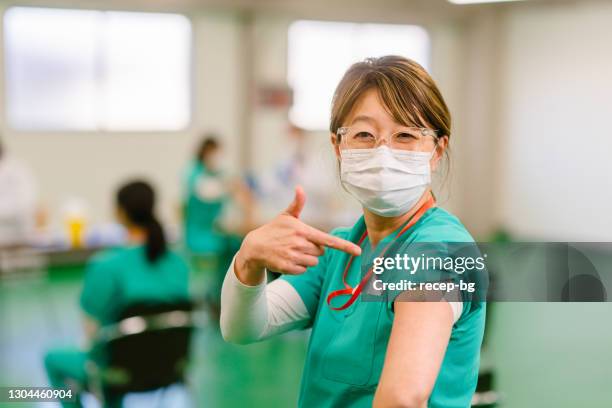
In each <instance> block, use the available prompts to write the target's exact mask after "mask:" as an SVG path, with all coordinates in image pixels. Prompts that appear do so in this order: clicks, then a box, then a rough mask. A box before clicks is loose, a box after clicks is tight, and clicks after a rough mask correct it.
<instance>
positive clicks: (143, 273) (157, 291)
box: [45, 181, 189, 406]
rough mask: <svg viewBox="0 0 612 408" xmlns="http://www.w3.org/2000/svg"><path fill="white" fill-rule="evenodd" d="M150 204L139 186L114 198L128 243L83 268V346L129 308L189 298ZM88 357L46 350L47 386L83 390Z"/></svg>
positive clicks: (83, 352)
mask: <svg viewBox="0 0 612 408" xmlns="http://www.w3.org/2000/svg"><path fill="white" fill-rule="evenodd" d="M154 204H155V194H154V191H153V189H152V188H151V186H150V185H149V184H147V183H145V182H142V181H135V182H131V183H129V184H126V185H124V186H123V187H121V188H120V189H119V191H118V193H117V218H118V220H119V222H120V223H121V224H122V225H123V226H124V227H125V228H126V230H127V236H128V243H127V245H125V246H123V247H119V248H113V249H108V250H105V251H103V252H101V253H99V254H97V255H95V256H94V257H93V258H92V259H91V260H90V261H89V263H88V264H87V268H86V272H85V280H84V283H83V289H82V292H81V298H80V305H81V309H82V310H83V312H84V332H85V339H86V341H87V343H91V341H92V340H94V339H95V336H96V333H97V331H98V328H99V327H101V326H104V325H108V324H111V323H113V322H116V321H117V319H118V318H119V316H120V314H121V313H122V311H123V310H124V309H125V308H127V307H128V306H130V305H132V304H137V303H143V302H150V303H157V302H159V303H165V302H175V301H181V300H187V299H188V298H189V271H188V268H187V265H186V264H185V263H184V261H183V260H182V259H181V258H180V257H179V256H178V255H177V254H176V253H174V252H173V251H171V250H169V249H168V247H167V243H166V239H165V236H164V231H163V229H162V226H161V225H160V223H159V221H158V220H157V218H156V217H155V214H154ZM88 356H89V354H88V351H87V349H79V348H76V347H72V348H70V347H68V348H59V349H52V350H50V351H49V352H48V353H47V354H46V356H45V368H46V370H47V374H48V376H49V380H50V383H51V386H53V387H69V386H73V387H76V388H77V389H78V390H83V389H86V388H87V384H88V375H87V370H86V363H87V360H88ZM64 405H65V406H80V405H81V404H80V402H77V403H65V404H64Z"/></svg>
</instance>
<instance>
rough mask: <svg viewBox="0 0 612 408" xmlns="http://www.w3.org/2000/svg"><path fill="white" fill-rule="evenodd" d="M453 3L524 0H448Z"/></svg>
mask: <svg viewBox="0 0 612 408" xmlns="http://www.w3.org/2000/svg"><path fill="white" fill-rule="evenodd" d="M448 1H449V2H450V3H453V4H476V3H506V2H510V1H523V0H448Z"/></svg>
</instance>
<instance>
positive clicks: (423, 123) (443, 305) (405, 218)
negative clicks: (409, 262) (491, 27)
mask: <svg viewBox="0 0 612 408" xmlns="http://www.w3.org/2000/svg"><path fill="white" fill-rule="evenodd" d="M330 131H331V143H332V147H333V148H334V151H335V154H336V157H337V159H338V161H339V167H340V177H341V182H342V184H343V186H344V188H345V189H346V190H347V191H348V192H349V193H351V195H353V196H354V197H355V198H356V199H357V200H359V201H360V203H361V204H362V206H363V217H361V218H360V219H359V220H358V221H357V223H356V224H355V225H354V226H353V227H352V228H341V229H336V230H335V231H333V232H332V233H331V235H328V234H325V233H323V232H320V231H317V230H315V229H313V228H311V227H310V226H308V225H305V224H304V223H302V222H301V221H300V220H299V215H300V212H301V210H302V208H303V206H304V201H305V196H304V193H303V191H302V190H301V188H297V189H296V196H295V199H294V201H293V203H292V204H291V205H290V206H289V208H287V210H286V211H285V212H284V213H282V214H280V215H279V216H277V217H276V218H275V219H274V220H272V221H271V222H269V223H268V224H265V225H263V226H262V227H260V228H258V229H256V230H254V231H252V232H250V233H249V234H248V235H247V236H246V238H245V240H244V242H243V244H242V246H241V248H240V250H239V251H238V252H237V254H236V256H235V258H234V262H233V264H232V265H231V267H230V268H229V270H228V273H227V276H226V279H225V282H224V286H223V294H222V312H221V328H222V332H223V336H224V337H225V338H226V339H227V340H229V341H233V342H237V343H247V342H251V341H257V340H261V339H264V338H266V337H269V336H271V335H274V334H278V333H281V332H285V331H287V330H291V329H295V328H307V327H312V334H311V337H310V344H309V347H308V353H307V356H306V365H305V369H304V373H303V379H302V387H301V392H300V399H299V401H300V406H304V407H315V406H316V407H332V406H333V407H349V406H350V407H355V406H356V407H366V406H372V405H374V406H375V407H400V406H401V407H426V406H429V407H444V408H449V407H468V406H470V400H471V397H472V394H473V392H474V389H475V386H476V380H477V373H478V365H479V350H480V344H481V341H482V335H483V331H484V317H485V305H484V303H482V302H472V301H463V302H462V301H459V300H461V299H459V298H450V299H449V298H443V299H440V301H435V302H432V301H429V302H420V301H414V300H423V298H426V297H427V296H428V294H427V293H424V292H420V291H413V292H411V293H409V292H408V291H406V292H404V293H402V295H401V296H399V297H394V296H391V297H390V298H389V300H388V301H387V302H380V301H379V302H366V301H363V296H359V294H360V293H361V291H362V290H364V287H365V286H367V284H368V283H369V280H368V278H369V277H368V276H367V275H368V274H366V277H365V278H364V279H362V273H361V267H362V263H363V264H364V267H365V268H366V269H367V268H368V267H370V266H371V258H368V259H366V258H365V256H366V254H367V253H377V254H379V255H380V254H381V253H383V252H384V250H385V248H388V247H389V245H394V246H395V248H399V249H398V250H397V251H396V253H389V254H386V256H390V257H392V256H395V255H396V254H398V255H402V253H404V254H405V253H408V252H409V251H410V247H411V246H412V245H415V244H417V243H449V242H473V239H472V237H471V236H470V235H469V233H468V232H467V231H466V229H465V228H464V227H463V225H462V224H461V223H460V222H459V220H458V219H457V218H456V217H454V216H452V215H451V214H449V213H448V212H446V211H445V210H443V209H441V208H439V207H436V206H435V199H434V197H433V194H432V192H431V188H430V173H431V172H433V171H436V170H437V169H438V167H439V163H440V159H441V157H442V155H443V154H445V152H446V148H447V146H448V140H449V138H450V114H449V111H448V108H447V107H446V104H445V102H444V100H443V98H442V95H441V94H440V92H439V90H438V88H437V87H436V85H435V83H434V82H433V80H432V79H431V77H430V76H429V75H428V74H427V72H426V71H425V70H424V69H423V68H422V67H421V66H420V65H418V64H417V63H415V62H413V61H411V60H408V59H405V58H402V57H396V56H387V57H382V58H374V59H368V60H366V61H365V62H360V63H357V64H354V65H353V66H352V67H351V68H350V69H349V70H348V71H347V72H346V74H345V75H344V77H343V78H342V80H341V81H340V83H339V85H338V87H337V89H336V92H335V96H334V100H333V104H332V115H331V123H330ZM331 176H332V175H330V177H331ZM398 244H401V245H398ZM324 247H328V249H326V250H324ZM381 248H382V249H381ZM362 251H363V255H361V254H362ZM362 258H363V259H362ZM268 269H269V270H274V271H278V272H281V273H283V274H284V275H283V277H282V278H281V279H278V280H277V281H274V282H272V283H270V284H268V285H265V275H266V270H268ZM439 272H440V273H443V274H447V275H448V276H449V277H450V276H451V274H453V273H454V272H453V271H439ZM415 276H417V275H415ZM451 279H452V278H451ZM364 293H365V292H364Z"/></svg>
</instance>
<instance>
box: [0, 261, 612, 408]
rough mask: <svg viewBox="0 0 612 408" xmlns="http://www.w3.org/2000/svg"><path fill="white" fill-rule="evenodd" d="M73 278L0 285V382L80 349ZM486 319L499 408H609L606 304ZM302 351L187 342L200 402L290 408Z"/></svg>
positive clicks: (273, 345) (210, 335)
mask: <svg viewBox="0 0 612 408" xmlns="http://www.w3.org/2000/svg"><path fill="white" fill-rule="evenodd" d="M81 274H82V271H81V269H80V268H72V269H63V270H56V271H53V273H52V274H51V277H39V278H34V279H27V280H20V281H18V282H17V281H12V282H4V283H0V324H1V326H0V386H8V385H13V386H24V385H32V386H41V385H46V378H45V374H44V371H43V367H42V363H41V361H42V354H43V352H44V350H45V349H47V348H48V347H50V346H53V345H62V344H63V345H66V344H78V342H79V339H80V327H79V311H78V308H77V297H78V293H79V289H80V280H81V276H82V275H81ZM493 313H494V320H493V323H492V324H491V326H490V327H489V328H488V329H489V330H491V333H490V334H491V337H490V338H489V347H488V351H487V353H486V355H485V356H484V364H486V365H490V366H492V367H494V368H495V370H496V373H497V379H498V381H497V385H498V387H497V388H498V389H499V391H500V392H501V393H502V394H503V397H504V403H503V405H502V406H503V407H516V408H524V407H551V408H552V407H555V408H563V407H568V408H569V407H572V408H573V407H577V406H580V407H588V408H598V407H601V408H604V407H605V408H609V407H612V303H603V304H532V303H531V304H530V303H522V304H519V303H505V304H496V305H495V306H494V310H493ZM306 345H307V334H306V333H289V334H288V335H285V336H282V337H280V338H277V339H274V340H270V341H267V342H263V343H260V344H256V345H252V346H232V345H228V344H226V343H224V342H223V341H222V339H221V338H220V336H219V334H218V330H217V329H216V328H215V326H214V324H209V326H208V327H206V328H204V329H202V330H201V331H200V332H199V333H198V334H197V336H196V339H195V343H194V358H193V369H192V373H191V383H192V388H193V389H194V391H195V395H196V397H197V399H198V401H199V404H198V406H206V407H242V406H249V407H291V406H295V403H296V400H297V395H298V388H299V380H300V375H301V372H302V364H303V358H304V354H305V351H306ZM0 406H8V404H4V405H2V403H0ZM13 406H16V407H22V408H25V407H27V406H29V405H27V404H25V403H20V404H13ZM37 406H50V404H39V405H37Z"/></svg>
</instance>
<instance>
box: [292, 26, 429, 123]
mask: <svg viewBox="0 0 612 408" xmlns="http://www.w3.org/2000/svg"><path fill="white" fill-rule="evenodd" d="M389 54H395V55H401V56H404V57H408V58H411V59H413V60H415V61H417V62H418V63H420V64H421V65H423V66H424V67H425V68H427V67H428V62H429V61H428V57H429V36H428V35H427V32H426V31H425V30H424V29H423V28H422V27H419V26H411V25H392V24H356V23H336V22H323V21H306V20H302V21H296V22H295V23H293V24H292V25H291V27H290V28H289V53H288V67H287V68H288V78H287V80H288V82H289V86H290V87H291V88H292V89H293V106H292V107H291V109H290V111H289V118H290V120H291V121H292V122H293V123H294V124H296V125H297V126H300V127H303V128H306V129H310V130H321V129H326V128H327V127H328V125H329V123H328V122H329V116H330V106H331V100H332V96H333V93H334V90H335V87H336V85H337V84H338V82H339V81H340V78H342V75H343V74H344V72H345V71H346V70H347V69H348V67H349V66H350V65H351V64H352V63H354V62H357V61H360V60H363V59H365V58H367V57H380V56H383V55H389Z"/></svg>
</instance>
